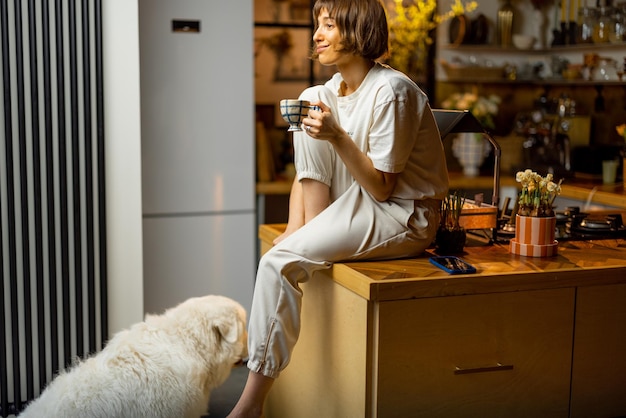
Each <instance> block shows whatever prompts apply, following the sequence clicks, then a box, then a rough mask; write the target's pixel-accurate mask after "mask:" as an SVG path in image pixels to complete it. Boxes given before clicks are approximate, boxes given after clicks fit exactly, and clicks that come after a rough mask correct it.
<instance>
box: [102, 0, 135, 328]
mask: <svg viewBox="0 0 626 418" xmlns="http://www.w3.org/2000/svg"><path fill="white" fill-rule="evenodd" d="M102 8H103V25H104V27H103V31H104V36H103V42H104V96H105V97H104V99H105V100H104V101H105V110H104V111H105V128H104V129H105V158H106V201H107V206H106V210H107V258H108V287H109V295H108V298H109V305H108V309H109V333H110V334H113V333H115V332H117V331H119V330H120V329H123V328H126V327H128V326H129V325H131V324H133V323H135V322H138V321H141V320H142V318H143V267H142V252H143V251H142V231H141V153H140V151H141V131H140V114H139V110H140V101H139V23H138V22H139V20H138V6H137V0H107V1H104V2H102Z"/></svg>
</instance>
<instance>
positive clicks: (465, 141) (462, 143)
mask: <svg viewBox="0 0 626 418" xmlns="http://www.w3.org/2000/svg"><path fill="white" fill-rule="evenodd" d="M490 151H491V147H490V145H489V142H487V141H486V140H485V138H483V135H482V134H478V133H473V132H463V133H460V134H457V136H456V137H455V138H454V140H453V141H452V153H453V154H454V156H455V157H456V158H457V160H459V164H461V167H463V174H464V175H465V176H467V177H476V176H478V172H479V170H478V169H479V168H480V166H481V165H482V163H483V161H485V158H486V157H487V156H488V155H489V152H490Z"/></svg>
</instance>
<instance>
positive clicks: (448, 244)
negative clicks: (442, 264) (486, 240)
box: [435, 191, 467, 254]
mask: <svg viewBox="0 0 626 418" xmlns="http://www.w3.org/2000/svg"><path fill="white" fill-rule="evenodd" d="M464 203H465V197H463V196H461V195H460V194H459V193H458V192H456V191H455V192H454V193H453V194H451V195H448V196H446V197H444V198H443V200H442V201H441V208H440V216H441V221H440V224H439V229H438V230H437V235H436V237H435V246H436V247H437V252H438V253H442V254H456V253H460V252H463V247H465V240H466V238H467V234H466V232H465V228H463V227H462V226H461V225H460V223H459V218H460V217H461V211H462V210H463V204H464Z"/></svg>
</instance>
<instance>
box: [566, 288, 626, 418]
mask: <svg viewBox="0 0 626 418" xmlns="http://www.w3.org/2000/svg"><path fill="white" fill-rule="evenodd" d="M625 398H626V285H624V284H620V285H612V286H590V287H581V288H579V289H578V293H577V295H576V334H575V339H574V362H573V370H572V418H593V417H602V418H605V417H617V416H626V399H625Z"/></svg>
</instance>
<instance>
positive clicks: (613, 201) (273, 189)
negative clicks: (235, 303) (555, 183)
mask: <svg viewBox="0 0 626 418" xmlns="http://www.w3.org/2000/svg"><path fill="white" fill-rule="evenodd" d="M509 186H510V187H518V183H517V182H516V181H515V178H514V177H513V176H511V175H509V174H503V175H501V176H500V187H501V188H502V187H509ZM454 189H488V190H490V189H493V177H487V176H480V177H465V176H463V175H462V174H461V173H450V190H454ZM290 191H291V181H275V182H263V183H257V185H256V192H257V194H266V195H272V194H274V195H277V194H289V192H290ZM560 196H561V197H564V198H568V199H575V200H582V201H587V199H588V198H589V197H591V202H592V203H596V204H600V205H607V206H614V207H617V208H621V209H626V191H625V190H624V185H623V183H616V184H602V181H601V180H596V179H578V178H573V179H566V180H565V181H564V182H563V184H562V185H561V194H560ZM485 201H486V202H490V201H491V196H485Z"/></svg>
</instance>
